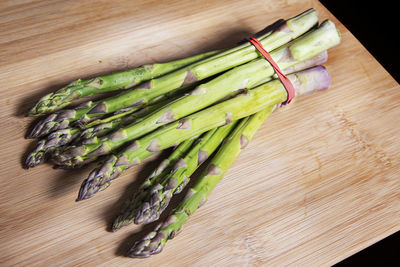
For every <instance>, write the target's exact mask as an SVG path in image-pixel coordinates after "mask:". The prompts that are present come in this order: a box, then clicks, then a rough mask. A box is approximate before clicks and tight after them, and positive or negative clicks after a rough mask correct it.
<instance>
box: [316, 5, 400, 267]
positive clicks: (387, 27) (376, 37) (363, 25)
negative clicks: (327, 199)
mask: <svg viewBox="0 0 400 267" xmlns="http://www.w3.org/2000/svg"><path fill="white" fill-rule="evenodd" d="M320 2H321V3H322V4H323V5H324V6H325V7H326V8H327V9H328V10H329V11H330V12H331V13H333V15H334V16H335V17H336V18H337V19H339V20H340V21H341V22H342V23H343V24H344V25H345V26H346V28H347V29H349V31H350V32H351V33H352V34H353V35H354V36H355V37H356V38H357V39H358V40H359V41H360V42H361V43H362V44H363V45H364V47H366V48H367V50H368V51H369V52H370V53H371V54H372V55H373V56H374V57H375V58H376V59H377V60H378V61H379V63H380V64H381V65H382V66H383V67H384V68H385V69H386V70H387V71H388V72H389V73H390V74H391V75H392V77H393V78H394V79H396V81H397V82H398V83H400V75H399V51H397V48H400V45H399V43H400V38H399V36H400V35H399V34H398V33H399V29H400V12H398V10H399V9H398V7H397V6H398V5H396V3H397V1H351V0H347V1H343V0H320ZM399 223H400V222H399ZM399 253H400V232H397V233H395V234H393V235H391V236H389V237H387V238H385V239H383V240H381V241H379V242H377V243H375V244H374V245H372V246H370V247H368V248H366V249H364V250H362V251H360V252H359V253H357V254H355V255H353V256H351V257H349V258H347V259H345V260H343V261H341V262H339V263H338V264H337V265H335V266H339V267H340V266H361V264H362V266H400V259H399V257H400V255H398V254H399Z"/></svg>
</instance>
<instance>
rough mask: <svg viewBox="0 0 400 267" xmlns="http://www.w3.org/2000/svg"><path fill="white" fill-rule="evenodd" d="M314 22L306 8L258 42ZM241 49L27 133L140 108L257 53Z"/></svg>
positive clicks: (281, 39)
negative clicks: (131, 107)
mask: <svg viewBox="0 0 400 267" xmlns="http://www.w3.org/2000/svg"><path fill="white" fill-rule="evenodd" d="M317 22H318V16H317V14H316V12H315V10H313V9H311V10H308V11H306V12H304V13H302V14H300V15H298V16H296V17H294V18H292V19H289V20H288V21H286V22H285V23H284V24H282V25H281V26H280V27H279V28H277V29H274V30H273V31H272V32H269V33H267V34H265V35H264V37H260V42H261V43H262V45H263V46H264V48H265V49H266V50H267V51H272V50H274V49H276V48H278V47H279V46H281V45H284V44H286V43H287V42H289V41H290V40H292V39H294V38H296V37H298V36H300V35H302V34H303V33H305V32H307V31H308V30H309V29H311V28H312V27H313V26H315V25H316V23H317ZM241 47H243V48H241V49H236V48H234V49H233V52H230V51H229V50H228V51H226V52H223V53H222V54H223V56H214V57H211V59H208V60H205V61H202V62H200V63H198V64H197V63H194V64H192V65H189V66H187V67H185V68H182V69H180V70H177V71H174V72H171V73H169V74H167V75H164V76H161V77H159V78H155V79H153V80H150V81H148V82H145V83H143V84H140V85H138V86H136V87H134V89H133V90H128V91H126V92H123V93H121V94H119V95H117V96H114V97H110V98H106V99H104V100H101V101H96V102H93V101H88V102H86V103H84V104H83V105H81V106H79V107H78V108H76V109H70V110H64V111H59V112H56V113H53V114H51V115H49V116H47V117H46V118H44V119H43V120H41V121H39V122H38V123H37V124H36V125H35V127H34V128H33V130H32V131H31V132H30V134H29V135H28V137H29V138H36V137H40V136H43V135H46V134H48V133H49V132H52V131H55V130H58V129H64V128H67V127H68V125H69V124H70V123H71V122H73V121H77V120H83V121H86V120H88V119H91V118H93V117H96V116H101V115H104V114H107V113H110V112H114V111H116V110H119V109H121V108H124V107H129V106H134V107H140V106H143V105H145V104H146V103H148V101H149V100H150V99H153V98H155V97H157V96H160V95H163V94H165V93H167V92H170V91H172V90H175V89H176V88H179V87H181V86H183V85H186V84H191V83H194V82H197V81H200V80H203V79H205V78H207V77H210V76H213V75H215V74H217V73H220V72H223V71H226V70H228V69H231V68H233V67H236V66H238V65H241V64H244V63H247V62H249V61H251V60H254V59H256V58H257V57H259V56H260V54H259V53H258V52H257V51H256V50H255V48H254V47H253V46H252V45H250V44H243V45H241Z"/></svg>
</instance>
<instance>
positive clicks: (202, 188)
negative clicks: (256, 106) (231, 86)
mask: <svg viewBox="0 0 400 267" xmlns="http://www.w3.org/2000/svg"><path fill="white" fill-rule="evenodd" d="M274 108H275V105H272V106H270V107H268V108H266V109H264V110H262V111H260V112H258V113H256V114H254V115H252V116H251V117H247V118H244V119H242V120H241V122H240V123H239V125H238V126H237V127H236V128H235V129H234V130H233V132H232V133H231V134H230V135H229V137H228V139H227V141H226V142H225V143H224V144H223V145H222V146H221V148H220V149H219V150H218V152H217V154H216V155H215V157H214V158H213V159H212V160H211V162H210V164H209V165H208V167H207V169H206V170H205V171H204V172H203V173H202V175H201V176H200V178H199V179H198V180H197V181H196V184H195V185H194V186H193V187H192V188H190V189H189V191H188V192H187V195H186V196H185V199H184V200H183V201H182V203H181V204H180V205H179V206H178V207H177V208H176V209H174V210H173V211H172V212H171V214H170V215H169V217H168V218H167V219H166V220H165V221H164V223H163V224H160V225H159V226H157V227H156V229H155V230H154V231H153V232H151V233H150V234H148V235H147V236H146V237H144V238H143V239H142V240H140V241H137V242H136V243H135V244H134V245H133V246H132V248H131V249H130V250H129V252H128V256H129V257H137V258H146V257H149V256H150V255H153V254H157V253H160V252H161V251H162V249H163V248H164V246H165V244H166V243H167V241H168V239H172V238H174V237H175V236H176V234H177V233H179V232H180V230H181V229H182V227H183V225H184V223H185V222H186V221H187V220H188V219H189V217H190V216H191V215H192V214H193V213H194V212H195V211H196V210H197V209H198V208H199V207H200V206H202V205H203V204H204V203H205V201H206V200H207V197H208V196H209V195H210V193H211V192H212V190H213V189H214V187H215V186H216V185H217V184H218V182H219V181H220V180H221V179H222V177H223V176H224V175H225V173H226V172H227V171H228V169H229V168H230V166H231V165H232V164H233V162H234V161H235V160H236V158H237V157H238V156H239V155H240V153H241V152H242V150H243V149H244V148H245V147H246V145H247V144H248V143H249V141H250V140H251V139H252V137H253V136H254V134H255V132H256V131H257V130H258V128H259V127H260V126H261V124H262V123H263V122H264V120H265V119H266V118H267V117H268V116H269V115H270V114H271V113H272V111H273V110H274Z"/></svg>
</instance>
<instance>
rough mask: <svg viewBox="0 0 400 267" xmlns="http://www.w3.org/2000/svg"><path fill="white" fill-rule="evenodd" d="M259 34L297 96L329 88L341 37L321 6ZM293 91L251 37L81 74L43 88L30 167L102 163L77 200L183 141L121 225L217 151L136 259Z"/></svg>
mask: <svg viewBox="0 0 400 267" xmlns="http://www.w3.org/2000/svg"><path fill="white" fill-rule="evenodd" d="M256 36H257V38H258V40H259V41H260V42H261V43H262V45H263V47H264V48H265V50H267V51H268V52H269V53H270V55H271V57H272V58H273V59H274V61H275V62H276V63H277V64H278V66H279V68H280V69H281V70H283V73H284V74H285V75H287V77H288V78H289V79H290V81H291V82H292V84H293V86H294V88H295V94H296V96H301V95H307V94H310V93H313V92H316V91H321V90H325V89H327V88H328V86H329V83H330V78H329V74H328V72H327V70H326V69H325V68H324V67H322V66H320V65H322V64H324V63H325V62H326V60H327V50H328V49H329V48H331V47H333V46H335V45H337V44H338V43H339V42H340V37H339V33H338V31H337V29H336V27H335V25H334V24H333V22H331V21H329V20H326V21H323V22H322V23H321V24H319V25H318V16H317V13H316V11H315V10H313V9H310V10H308V11H306V12H304V13H302V14H300V15H298V16H296V17H293V18H291V19H289V20H286V21H285V20H280V21H278V22H277V23H274V24H273V25H272V26H269V27H267V28H266V29H264V30H263V31H261V32H259V33H258V34H256ZM115 90H119V91H120V92H119V94H117V95H114V96H111V97H107V98H104V99H101V100H98V101H92V100H88V101H87V102H84V103H83V104H80V105H78V106H75V107H70V105H71V104H72V103H73V100H76V99H79V98H83V97H88V96H93V95H96V94H99V93H106V92H111V91H115ZM287 97H288V96H287V91H286V89H285V87H284V86H283V85H282V83H281V81H280V80H279V79H277V76H276V74H275V71H274V69H273V68H272V66H271V65H270V63H269V62H268V61H266V60H265V59H264V58H263V57H262V56H261V54H260V53H259V52H258V51H257V50H256V49H255V48H254V47H253V46H252V45H251V44H250V43H248V42H245V43H242V44H240V45H237V46H236V47H234V48H231V49H226V50H221V51H212V52H208V53H203V54H199V55H196V56H193V57H189V58H185V59H180V60H176V61H172V62H168V63H162V64H152V65H144V66H141V67H138V68H134V69H131V70H125V71H122V72H117V73H112V74H109V75H104V76H100V77H96V78H93V79H87V80H77V81H74V82H72V83H71V84H69V85H67V86H66V87H64V88H62V89H60V90H58V91H56V92H54V93H51V94H48V95H46V96H44V97H43V98H42V99H40V101H39V102H38V103H37V104H36V105H35V106H34V107H33V108H32V110H31V111H30V115H33V116H39V115H45V114H47V115H46V116H44V117H43V118H42V119H41V120H39V121H38V122H37V123H36V124H35V125H34V127H33V128H32V130H31V131H30V133H29V134H28V137H29V138H39V141H38V143H37V146H36V148H35V149H34V150H33V151H32V152H31V153H30V154H29V155H28V157H27V158H26V161H25V166H26V167H27V168H31V167H34V166H36V165H39V164H41V163H43V162H44V161H45V160H46V159H51V160H52V161H53V162H54V163H55V164H56V165H57V166H58V167H60V168H66V169H69V168H77V167H82V166H85V165H87V164H88V163H90V162H93V161H98V162H99V166H98V167H97V168H95V169H94V170H92V171H91V172H90V174H89V176H88V178H87V179H85V180H84V181H83V183H82V185H81V188H80V190H79V194H78V198H77V201H79V200H83V199H87V198H90V197H92V196H93V195H94V194H95V193H97V192H99V191H102V190H104V189H106V188H107V187H108V186H110V184H111V182H112V180H114V179H115V178H117V177H118V176H119V175H120V174H121V173H123V172H124V171H125V170H127V169H128V168H130V167H132V166H135V165H138V164H140V163H141V162H142V161H143V160H145V159H146V158H148V157H149V156H151V155H153V154H154V153H157V152H159V151H161V150H164V149H167V148H169V147H175V149H174V150H173V151H172V153H171V154H170V156H169V157H168V158H166V159H164V160H163V161H162V163H161V164H160V166H158V168H156V169H155V170H154V171H153V173H152V174H151V175H150V176H149V177H147V179H146V180H145V182H144V183H143V184H142V185H141V186H140V187H139V188H138V190H137V192H136V193H135V194H134V195H132V196H131V197H130V198H129V199H128V200H127V201H126V203H125V205H124V208H123V209H122V211H121V212H120V214H119V215H118V216H117V218H116V219H115V221H114V223H113V225H112V229H113V231H115V230H118V229H119V228H121V227H123V226H125V225H128V224H130V223H132V222H134V223H135V224H141V223H150V222H153V221H156V220H158V219H159V218H160V215H161V214H162V212H163V211H164V210H165V209H166V207H167V206H168V204H169V202H170V200H171V199H172V197H173V196H174V195H176V194H179V193H180V192H182V191H183V189H184V188H185V187H186V185H187V184H188V182H189V180H190V177H191V176H192V174H193V173H194V172H195V171H196V170H197V169H199V167H200V166H201V165H202V164H203V163H204V162H206V160H207V159H208V158H210V157H211V159H210V161H209V163H208V164H207V166H206V167H205V171H204V172H203V174H202V175H201V176H200V178H199V179H198V180H196V181H195V184H194V186H193V187H191V188H189V189H188V190H187V193H186V196H185V198H184V200H183V202H182V203H181V204H180V205H179V206H178V207H177V208H175V209H174V210H173V211H172V213H171V214H170V215H169V216H168V218H167V219H166V220H165V221H164V222H163V223H161V224H159V226H157V227H156V229H155V230H154V231H153V232H151V233H150V234H149V235H148V236H146V237H145V238H144V239H143V240H141V241H140V242H136V243H135V245H134V246H133V247H132V249H131V250H130V251H129V256H132V257H148V256H150V255H151V254H156V253H158V252H160V251H161V250H162V248H163V247H164V245H165V243H166V242H167V240H168V239H171V238H173V237H174V236H175V235H176V233H177V232H179V230H180V229H181V227H182V225H183V224H184V223H185V222H186V220H187V219H188V217H189V216H190V215H191V214H193V212H194V211H196V209H197V208H198V207H199V206H200V205H202V204H203V203H204V201H205V200H206V199H207V196H208V195H209V194H210V192H211V191H212V190H213V188H214V187H215V185H216V184H217V183H218V182H219V181H220V180H221V178H222V177H223V175H224V174H225V173H226V171H227V170H228V169H229V167H230V166H231V165H232V164H233V162H234V161H235V159H236V158H237V157H238V156H239V154H240V152H241V151H242V150H243V149H244V148H245V147H246V145H247V144H248V143H249V141H250V140H251V138H252V137H253V135H254V134H255V132H256V131H257V129H258V128H259V127H260V126H261V124H262V123H263V121H264V120H265V119H266V118H267V117H268V116H269V115H270V114H271V113H272V112H273V111H274V110H275V109H276V108H278V107H280V105H281V103H283V102H285V101H286V99H287ZM66 107H68V108H67V109H65V108H66ZM212 155H214V156H212Z"/></svg>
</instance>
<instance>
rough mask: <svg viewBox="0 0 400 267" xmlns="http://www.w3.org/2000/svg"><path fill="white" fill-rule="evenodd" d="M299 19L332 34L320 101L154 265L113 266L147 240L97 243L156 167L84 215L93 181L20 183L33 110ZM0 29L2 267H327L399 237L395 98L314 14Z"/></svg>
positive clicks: (207, 10)
mask: <svg viewBox="0 0 400 267" xmlns="http://www.w3.org/2000/svg"><path fill="white" fill-rule="evenodd" d="M311 7H314V8H316V9H317V10H318V12H319V14H320V21H322V20H323V19H326V18H329V19H331V20H333V21H334V22H335V23H336V25H337V26H338V28H339V29H340V31H341V34H342V43H341V45H340V46H338V47H335V48H333V49H331V50H330V51H329V61H328V63H327V64H326V67H327V68H328V70H329V72H330V74H331V76H332V85H331V88H330V89H329V90H328V91H326V92H323V93H319V94H317V95H314V96H311V97H308V98H304V99H299V100H297V101H296V102H294V103H292V104H290V105H289V106H287V107H285V108H283V109H281V110H279V111H278V112H276V113H274V114H273V115H272V116H271V117H270V118H269V119H268V121H267V122H265V123H264V125H263V126H262V129H260V131H259V132H258V133H257V134H256V136H255V138H254V140H253V141H252V142H251V144H250V145H249V146H248V147H247V148H246V150H245V151H244V152H243V153H242V155H241V156H240V157H239V158H238V160H237V161H236V162H235V164H234V166H233V167H232V168H231V169H230V170H229V172H228V174H227V175H226V176H225V177H224V179H223V180H222V182H221V183H220V184H218V186H217V187H216V189H215V191H214V192H213V193H212V194H211V196H210V197H209V200H208V202H207V204H206V205H204V206H203V208H201V209H200V210H199V211H198V212H196V213H195V214H194V215H193V217H192V218H191V219H190V220H189V221H188V222H187V224H186V225H185V227H184V228H185V229H184V231H183V232H182V233H181V234H180V235H178V236H177V237H176V238H175V239H174V240H171V241H169V242H168V244H167V246H166V248H165V249H164V251H163V252H162V253H161V254H159V255H157V256H154V257H151V258H149V259H145V260H143V259H141V260H139V259H129V258H126V257H124V256H122V255H121V254H122V253H123V252H124V251H125V250H126V249H127V248H128V246H129V244H132V242H133V241H135V239H137V238H138V237H139V236H140V235H142V233H143V232H145V231H148V230H150V229H151V226H154V224H153V225H151V226H150V227H149V226H147V227H144V228H142V227H140V226H134V225H131V226H129V227H125V228H123V229H122V230H120V231H118V232H116V233H110V232H108V231H107V226H108V225H109V224H110V222H111V221H112V219H113V218H114V216H115V215H116V213H117V212H118V209H119V207H120V205H121V202H122V201H123V200H124V199H125V198H126V197H127V196H128V195H129V193H132V192H133V191H134V187H135V186H137V185H138V184H139V182H140V181H141V180H143V179H144V178H145V177H146V175H148V174H149V172H150V171H151V168H152V167H154V166H155V165H156V163H157V162H159V160H160V157H153V158H152V159H150V160H148V161H146V163H145V164H143V165H141V166H138V167H135V168H132V169H130V170H129V171H127V172H126V173H125V174H124V175H122V176H121V177H120V178H119V179H118V180H116V181H114V183H113V184H112V186H111V187H110V188H109V189H107V190H106V191H104V192H101V193H99V194H97V195H96V196H95V197H94V198H92V199H90V200H87V201H82V202H80V203H76V202H75V201H74V200H75V198H76V196H77V191H78V189H79V186H80V183H81V181H82V180H83V179H84V178H85V177H86V176H87V175H88V173H89V171H90V168H86V169H82V170H76V171H63V170H53V169H52V167H51V165H42V166H39V167H36V168H34V169H31V170H24V169H22V167H21V162H22V159H23V156H24V154H25V153H26V152H27V151H28V149H30V148H32V141H31V140H25V139H24V135H25V133H26V130H27V127H28V125H29V124H30V123H31V122H32V119H31V118H27V117H24V114H25V113H26V112H27V111H28V109H29V108H30V107H32V105H33V104H34V103H35V102H36V101H37V100H38V99H39V98H40V96H42V95H43V94H45V93H48V92H50V91H53V90H55V89H58V88H60V86H62V85H65V84H66V83H68V82H70V81H72V80H74V79H77V78H79V77H91V76H95V75H97V74H100V73H107V72H111V71H116V70H120V69H125V68H128V67H133V66H137V65H141V64H144V63H151V62H157V61H158V62H161V61H167V60H171V59H176V58H181V57H186V56H189V55H193V54H196V53H199V52H203V51H207V50H211V49H216V48H224V47H230V46H232V45H234V44H235V43H236V42H237V41H239V40H241V39H242V38H244V37H247V36H249V35H250V34H251V33H254V32H256V31H258V30H260V29H262V28H263V27H265V26H266V25H268V24H270V23H272V22H274V21H276V20H277V19H279V18H290V17H292V16H295V15H296V14H298V13H300V12H302V11H304V10H306V9H308V8H311ZM0 29H1V30H0V81H1V88H0V94H1V95H0V101H1V105H0V116H1V119H0V134H1V136H0V137H1V143H0V151H1V152H0V153H1V155H0V162H1V163H0V166H1V178H0V265H2V266H7V265H19V266H24V265H29V266H33V265H39V266H59V265H104V266H125V265H126V266H130V265H139V264H140V265H148V266H188V265H196V266H209V265H218V266H227V265H230V266H241V265H255V266H260V265H280V266H281V265H298V266H305V265H308V266H310V265H312V266H316V265H330V264H333V263H335V262H338V261H340V260H342V259H344V258H346V257H348V256H350V255H352V254H354V253H356V252H357V251H359V250H362V249H363V248H365V247H367V246H369V245H371V244H373V243H375V242H377V241H378V240H380V239H382V238H384V237H386V236H388V235H390V234H392V233H394V232H396V231H398V230H400V179H399V178H400V177H399V176H400V167H399V166H400V164H399V163H400V152H399V151H400V142H399V135H400V134H399V133H400V119H399V118H400V87H399V85H398V84H397V83H396V82H395V81H394V79H393V78H392V77H391V76H390V75H389V74H388V73H387V72H386V71H385V70H384V69H383V68H382V67H381V66H380V65H379V63H377V61H376V60H375V59H374V58H373V57H372V56H371V55H370V54H369V53H368V51H366V50H365V48H364V47H363V46H362V45H361V44H360V43H359V42H358V41H357V40H356V39H355V38H354V36H353V35H352V34H351V33H350V32H349V31H348V30H347V29H346V28H345V27H344V26H343V25H342V24H341V23H340V22H339V21H338V20H337V19H335V18H334V16H333V15H332V14H331V13H329V11H328V10H326V9H325V8H324V7H323V6H322V5H321V4H320V3H319V2H318V1H300V0H290V1H278V0H269V1H266V0H265V1H260V0H258V1H253V0H251V1H249V0H243V1H217V0H202V1H200V0H199V1H197V0H192V1H183V0H182V1H172V0H171V1H144V0H138V1H128V0H125V1H89V0H87V1H60V0H47V1H35V0H21V1H1V3H0ZM132 183H133V185H131V184H132Z"/></svg>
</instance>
